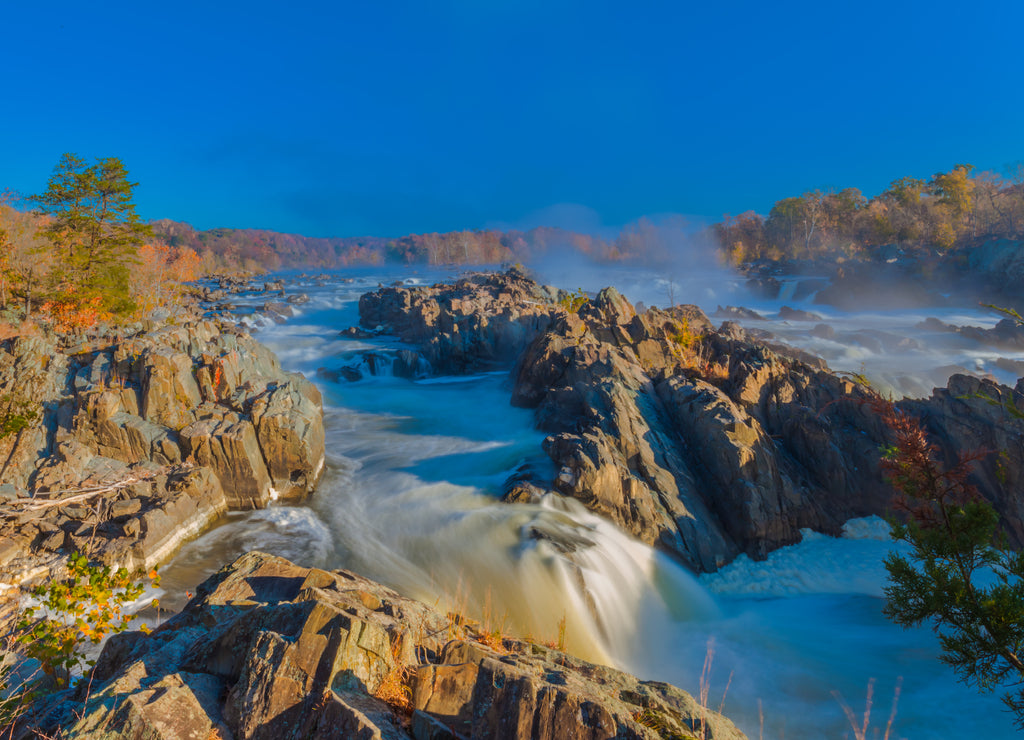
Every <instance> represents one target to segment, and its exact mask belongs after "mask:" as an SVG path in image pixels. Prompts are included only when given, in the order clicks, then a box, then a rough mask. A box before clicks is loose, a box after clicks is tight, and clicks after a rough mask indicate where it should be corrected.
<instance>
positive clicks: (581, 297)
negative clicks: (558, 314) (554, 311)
mask: <svg viewBox="0 0 1024 740" xmlns="http://www.w3.org/2000/svg"><path fill="white" fill-rule="evenodd" d="M589 302H590V298H589V297H588V296H587V294H586V293H585V292H584V290H583V288H580V289H579V290H577V291H576V292H575V293H570V292H564V293H563V294H562V296H561V297H560V298H559V299H558V305H559V306H561V307H562V308H564V309H565V310H566V311H568V312H569V313H579V311H580V309H581V308H583V307H584V306H585V305H587V303H589Z"/></svg>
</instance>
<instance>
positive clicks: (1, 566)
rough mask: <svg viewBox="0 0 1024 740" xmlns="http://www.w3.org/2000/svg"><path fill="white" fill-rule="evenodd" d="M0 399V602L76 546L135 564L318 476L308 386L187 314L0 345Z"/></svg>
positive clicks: (51, 570) (316, 428) (309, 486)
mask: <svg viewBox="0 0 1024 740" xmlns="http://www.w3.org/2000/svg"><path fill="white" fill-rule="evenodd" d="M0 399H2V401H3V404H4V405H3V408H0V411H2V412H3V413H4V418H3V428H4V432H5V434H4V436H3V437H2V439H0V465H2V471H3V472H2V477H3V485H2V486H0V527H2V528H3V529H2V531H3V533H4V536H3V538H2V539H0V584H2V585H3V587H4V591H5V593H6V594H7V595H8V596H12V597H13V596H16V594H17V591H18V589H17V588H16V587H17V586H18V585H19V584H21V583H23V582H25V581H27V580H30V579H38V578H45V577H50V576H54V575H57V574H58V573H59V572H60V570H61V568H62V565H63V563H64V560H65V558H66V556H67V555H68V554H69V553H71V552H73V551H76V550H80V551H87V552H89V554H90V556H91V557H93V558H95V559H98V560H100V561H102V562H105V563H109V564H117V565H123V566H127V567H129V568H135V567H143V566H144V567H150V566H152V565H154V564H156V563H158V562H160V561H162V560H164V559H166V558H167V557H168V556H169V555H170V554H171V553H172V552H173V551H174V550H175V548H176V547H177V546H178V545H180V544H181V542H183V541H184V540H186V539H188V538H190V537H193V536H195V535H196V534H198V533H199V532H200V531H202V530H203V529H205V528H207V527H208V526H209V525H210V524H211V523H213V522H214V521H215V520H216V519H217V518H218V517H219V516H220V515H222V514H223V513H224V512H226V511H228V510H230V509H251V508H257V507H264V506H266V505H268V504H269V503H270V502H271V501H273V500H275V499H294V498H299V497H302V496H305V495H306V494H308V493H309V492H311V491H312V490H313V488H314V487H315V485H316V482H317V480H318V478H319V476H320V475H321V473H322V470H323V465H324V428H323V412H322V408H321V401H320V394H319V392H318V391H317V389H316V388H315V387H314V386H313V385H312V384H311V383H309V382H308V381H307V380H306V379H305V378H303V377H302V376H301V375H297V374H292V373H286V372H284V371H282V369H281V367H280V364H279V363H278V361H277V358H276V357H275V356H274V355H273V354H272V353H271V352H270V351H269V350H267V349H266V348H265V347H263V346H262V345H260V344H259V343H258V342H256V341H255V340H254V339H252V337H250V336H249V335H248V334H246V333H245V332H242V331H240V330H238V329H237V328H235V327H234V326H231V325H228V324H222V323H218V322H215V321H210V320H204V319H201V318H198V317H191V318H187V319H183V320H182V321H181V323H173V322H170V321H168V322H165V323H155V324H154V323H153V322H149V325H148V327H147V328H146V329H143V330H140V331H138V332H137V333H134V334H133V335H132V336H115V335H113V334H110V335H107V336H104V337H101V338H99V339H96V340H92V341H89V342H85V343H81V344H77V345H72V346H65V345H64V344H62V343H59V342H58V340H57V339H56V338H55V337H53V336H31V337H18V338H14V339H9V340H6V341H5V342H3V343H0ZM11 605H12V604H10V603H8V606H11Z"/></svg>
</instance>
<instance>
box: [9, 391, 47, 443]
mask: <svg viewBox="0 0 1024 740" xmlns="http://www.w3.org/2000/svg"><path fill="white" fill-rule="evenodd" d="M37 418H39V411H38V407H37V405H36V404H35V403H33V402H32V401H30V400H29V399H27V398H25V397H24V396H22V395H21V394H20V393H16V392H14V391H11V392H10V393H4V394H3V395H0V439H4V438H5V437H8V436H10V435H12V434H17V433H18V432H20V431H21V430H22V429H26V428H27V427H29V426H30V425H31V424H32V422H34V421H35V420H36V419H37Z"/></svg>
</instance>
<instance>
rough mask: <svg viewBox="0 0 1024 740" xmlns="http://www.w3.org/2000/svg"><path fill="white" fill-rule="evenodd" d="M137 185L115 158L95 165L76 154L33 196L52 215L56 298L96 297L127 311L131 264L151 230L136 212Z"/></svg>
mask: <svg viewBox="0 0 1024 740" xmlns="http://www.w3.org/2000/svg"><path fill="white" fill-rule="evenodd" d="M136 185H137V183H133V182H130V181H129V180H128V170H127V169H125V166H124V164H123V163H122V162H121V160H120V159H118V158H117V157H106V158H102V159H97V160H96V163H95V164H93V165H89V164H88V163H87V162H86V161H85V160H84V159H82V158H80V157H78V156H76V155H74V154H65V155H64V156H63V157H61V160H60V162H59V163H58V164H57V166H56V168H54V172H53V176H52V177H51V178H50V180H49V182H48V183H47V187H46V191H45V192H44V193H42V194H41V195H39V196H36V198H35V200H36V202H37V203H38V204H39V212H40V213H42V214H45V215H47V216H50V222H49V223H48V224H47V225H46V227H45V228H44V233H45V235H46V236H47V237H48V238H49V240H50V241H51V242H52V243H53V245H54V246H55V247H56V252H55V254H54V257H55V258H56V264H57V268H56V269H55V270H54V271H53V273H52V278H51V288H52V290H53V291H54V293H55V297H57V298H59V299H62V300H71V301H74V302H83V301H87V300H90V299H93V298H96V297H99V298H100V300H101V302H102V305H103V308H104V309H106V310H108V311H111V312H113V313H125V312H127V311H129V310H131V308H132V302H131V297H130V295H129V291H128V283H129V269H130V265H131V264H132V263H134V262H136V248H137V247H138V245H140V244H141V243H142V241H143V239H144V237H146V236H148V235H150V233H151V230H150V227H149V226H147V225H145V224H143V223H142V222H141V221H140V220H139V217H138V215H137V214H136V213H135V204H134V203H133V202H132V191H133V189H134V188H135V186H136Z"/></svg>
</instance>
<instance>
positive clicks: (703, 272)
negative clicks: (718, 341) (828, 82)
mask: <svg viewBox="0 0 1024 740" xmlns="http://www.w3.org/2000/svg"><path fill="white" fill-rule="evenodd" d="M677 246H678V249H676V250H674V252H673V256H672V258H671V259H668V260H665V261H663V262H662V263H661V264H658V265H656V266H640V267H629V266H624V267H620V266H612V265H609V264H608V263H598V262H595V261H592V260H589V259H587V258H586V257H584V256H581V255H579V254H575V253H568V252H567V253H565V254H563V255H561V256H550V255H549V256H548V257H547V258H545V259H544V260H542V261H541V262H539V263H537V264H536V265H535V266H533V267H534V269H535V270H536V272H537V274H538V277H539V279H540V280H542V281H543V282H545V283H549V284H552V285H556V286H558V287H560V288H565V289H571V290H575V289H579V288H582V289H583V290H585V291H587V292H588V293H591V294H593V293H596V292H597V291H599V290H601V289H602V288H604V287H606V286H609V285H611V286H615V287H616V288H617V289H618V291H619V292H620V293H622V294H623V295H624V296H625V297H626V298H628V299H629V300H630V301H631V302H633V303H634V304H636V303H642V304H643V305H644V306H648V307H649V306H659V307H661V308H665V307H668V306H671V305H674V304H684V303H692V304H695V305H697V306H699V307H700V308H701V309H702V310H703V311H704V312H705V313H706V314H707V315H708V317H709V318H710V319H711V322H712V324H714V325H715V326H716V327H717V326H720V325H721V324H722V322H723V321H726V320H732V321H736V323H739V324H740V325H741V326H743V327H744V328H745V329H748V330H753V331H766V332H770V333H771V334H772V335H773V336H774V341H779V342H783V343H786V344H789V345H791V346H793V347H796V348H797V349H801V350H804V351H806V352H809V353H811V354H813V355H815V356H818V357H820V358H822V359H823V360H825V361H826V362H827V363H828V366H829V368H830V369H832V370H834V371H842V372H851V373H863V374H864V375H865V376H866V377H867V378H868V380H869V381H870V382H871V384H872V386H873V387H874V388H875V389H876V390H878V391H879V392H881V393H882V394H883V395H893V396H894V397H897V398H899V397H902V396H909V397H914V398H923V397H927V396H929V395H930V394H931V392H932V389H933V388H936V387H942V386H945V385H946V383H947V381H948V379H949V377H950V376H951V375H952V374H954V373H964V374H971V375H978V376H980V377H992V378H994V379H995V380H997V381H998V382H1000V383H1004V384H1009V385H1011V386H1012V385H1013V384H1014V383H1016V381H1017V377H1019V375H1018V373H1014V372H1012V371H1011V370H1008V369H1005V368H1004V367H1000V366H999V365H997V362H996V361H997V360H999V359H1003V360H1011V361H1017V362H1021V361H1024V350H1020V349H1010V348H1005V347H999V348H996V347H992V346H985V345H980V344H978V343H976V342H973V341H970V340H968V339H965V338H964V337H962V336H959V335H956V334H952V333H949V332H942V331H934V330H932V331H929V330H926V329H922V328H920V326H919V325H920V324H921V323H922V322H924V321H925V320H926V319H928V318H937V319H939V320H940V321H941V322H943V323H945V324H950V325H953V326H977V327H981V328H983V329H991V328H992V327H994V326H995V325H996V323H997V322H998V321H999V320H1000V319H1002V318H1005V317H1004V316H1002V315H999V314H997V313H995V312H993V311H991V310H988V309H985V308H984V307H982V306H981V305H965V306H957V307H950V306H941V305H935V306H926V307H919V308H902V309H893V310H885V311H881V310H878V309H876V308H874V304H873V303H872V302H871V301H870V300H867V299H865V300H864V301H863V308H862V309H860V310H857V311H844V310H841V309H838V308H835V307H833V306H828V305H818V304H816V303H814V298H815V294H816V292H817V291H816V290H813V289H812V290H807V289H806V286H807V285H810V284H811V283H812V281H814V280H815V279H819V280H824V276H819V277H818V278H816V277H815V276H813V275H801V276H796V275H789V276H787V275H781V276H778V280H779V282H780V283H781V286H780V290H779V294H778V296H777V297H773V298H766V297H764V296H763V295H760V294H759V293H758V292H757V291H755V290H752V289H751V288H750V287H749V285H748V279H747V277H746V276H745V275H742V274H740V273H738V272H736V271H735V270H733V269H731V268H729V267H727V266H725V265H722V264H721V263H720V262H719V261H718V260H717V257H716V254H715V253H714V252H713V251H712V250H711V249H710V248H708V247H707V246H706V245H702V244H700V243H688V242H685V241H684V242H681V243H680V244H679V245H677ZM891 287H892V290H893V291H894V292H896V293H899V291H900V286H899V285H893V286H891ZM727 306H734V307H742V308H746V309H750V310H752V311H754V312H756V313H757V314H759V315H760V316H761V317H763V320H757V319H746V318H739V319H736V318H732V317H729V316H722V315H716V311H717V310H718V308H719V307H723V308H724V307H727ZM784 306H785V307H789V308H791V309H797V310H800V311H806V312H808V313H810V314H814V315H815V316H816V317H817V318H815V319H812V320H808V321H798V320H793V319H789V320H787V319H786V318H783V317H782V316H780V310H781V309H782V308H783V307H784ZM821 325H824V326H825V327H828V329H827V330H824V331H823V330H821V329H820V327H821ZM829 330H830V331H829Z"/></svg>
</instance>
